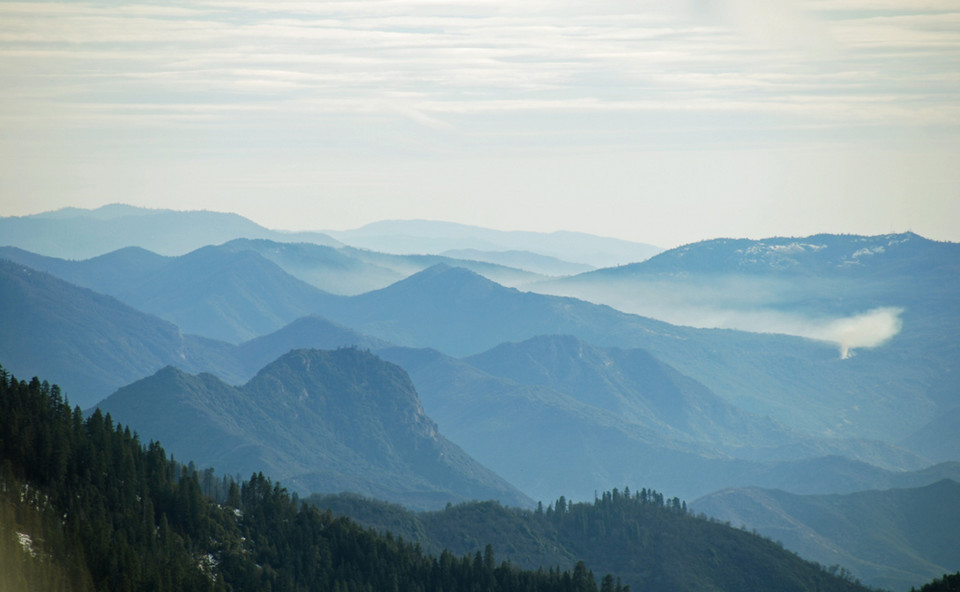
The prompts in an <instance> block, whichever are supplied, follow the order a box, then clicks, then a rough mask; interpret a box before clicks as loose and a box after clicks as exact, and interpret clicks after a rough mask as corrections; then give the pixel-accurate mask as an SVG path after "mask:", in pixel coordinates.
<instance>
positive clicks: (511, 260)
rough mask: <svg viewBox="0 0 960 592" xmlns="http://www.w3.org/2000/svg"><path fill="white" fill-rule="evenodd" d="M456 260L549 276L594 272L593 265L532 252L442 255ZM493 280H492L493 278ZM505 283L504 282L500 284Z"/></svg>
mask: <svg viewBox="0 0 960 592" xmlns="http://www.w3.org/2000/svg"><path fill="white" fill-rule="evenodd" d="M441 254H442V255H445V256H447V257H452V258H454V259H467V260H473V261H486V262H488V263H497V264H499V265H506V266H508V267H514V268H517V269H526V270H527V271H532V272H534V273H539V274H542V275H547V276H565V275H574V274H578V273H584V272H587V271H592V270H593V269H594V268H593V266H591V265H585V264H583V263H570V262H568V261H562V260H560V259H557V258H556V257H550V256H547V255H540V254H539V253H533V252H530V251H481V250H479V249H453V250H450V251H446V252H444V253H441ZM491 279H492V278H491ZM499 283H503V282H499Z"/></svg>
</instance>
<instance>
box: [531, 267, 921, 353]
mask: <svg viewBox="0 0 960 592" xmlns="http://www.w3.org/2000/svg"><path fill="white" fill-rule="evenodd" d="M821 288H823V289H817V287H816V286H801V285H800V283H799V281H796V283H794V282H778V281H769V280H760V279H755V278H724V279H714V280H713V281H710V282H707V283H705V282H694V281H691V280H689V279H687V278H680V279H677V280H654V281H636V280H622V281H619V282H614V281H609V280H604V281H598V282H591V283H588V282H585V281H578V282H577V283H575V284H573V283H570V284H568V283H547V284H542V285H538V286H535V287H533V288H532V289H533V290H534V291H536V292H540V293H547V294H554V295H557V296H572V297H575V298H580V299H583V300H588V301H590V302H595V303H597V304H606V305H607V306H611V307H613V308H616V309H617V310H621V311H623V312H628V313H632V314H638V315H642V316H646V317H651V318H654V319H658V320H662V321H666V322H668V323H671V324H674V325H685V326H689V327H698V328H704V329H738V330H742V331H751V332H755V333H781V334H785V335H795V336H798V337H806V338H809V339H817V340H820V341H828V342H831V343H835V344H836V345H837V347H838V348H839V352H840V357H841V358H844V359H846V358H849V357H850V356H851V355H853V353H854V350H856V349H858V348H871V347H877V346H879V345H882V344H884V343H885V342H887V341H888V340H889V339H891V338H892V337H894V336H895V335H896V334H897V333H899V332H900V329H901V328H902V326H903V323H902V320H901V318H900V317H901V314H902V313H903V309H902V308H898V307H894V306H881V307H875V308H868V309H865V310H851V309H850V305H848V304H845V301H844V299H843V298H838V297H836V296H830V295H831V294H833V291H832V290H830V289H827V288H824V287H822V286H821Z"/></svg>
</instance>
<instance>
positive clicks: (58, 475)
mask: <svg viewBox="0 0 960 592" xmlns="http://www.w3.org/2000/svg"><path fill="white" fill-rule="evenodd" d="M205 490H206V491H207V492H209V493H211V494H213V495H216V496H219V497H222V498H223V499H225V500H226V501H227V503H226V504H225V505H218V504H216V503H215V502H214V501H213V500H211V499H210V498H209V497H207V496H205V495H204V491H205ZM24 537H26V538H24ZM0 587H2V589H3V590H4V591H5V592H6V591H8V590H9V591H11V592H21V591H24V592H25V591H31V592H33V591H38V590H39V591H48V590H50V591H60V590H63V591H68V590H69V591H71V592H76V591H79V592H86V591H88V590H89V591H94V590H96V591H100V590H103V591H106V590H109V591H111V592H114V591H119V592H123V591H126V590H151V591H153V590H157V591H163V590H171V591H194V590H196V591H212V592H214V591H217V592H218V591H228V590H270V591H279V590H291V591H301V590H302V591H309V590H317V591H321V590H322V591H344V592H347V591H354V590H357V591H374V590H376V591H379V590H385V591H388V592H389V591H391V590H409V591H413V592H417V591H430V592H432V591H434V590H465V591H471V590H476V591H487V590H498V591H504V592H507V591H512V590H516V591H525V592H526V591H531V592H533V591H543V592H553V591H556V592H580V591H586V592H596V590H597V585H596V581H595V579H594V576H593V574H592V573H591V572H590V571H589V570H588V569H587V568H586V566H585V565H584V564H583V563H582V562H580V563H577V564H576V566H575V567H574V569H573V572H572V573H571V572H561V571H560V570H559V569H557V570H550V571H546V572H545V571H537V572H531V571H523V570H521V569H519V568H516V567H513V566H511V565H510V564H509V563H501V564H499V565H498V564H497V563H496V562H495V560H494V555H493V549H492V547H489V548H487V549H486V550H485V551H484V553H483V554H481V553H479V552H478V553H475V554H472V555H470V554H468V555H464V556H462V557H457V556H454V555H452V554H451V553H442V554H440V556H439V557H436V558H434V557H430V556H428V555H426V554H424V553H423V551H422V550H421V549H420V547H419V546H416V545H412V544H409V543H405V542H403V541H402V540H401V539H394V538H392V537H390V536H381V535H378V534H376V532H375V531H372V530H365V529H363V528H361V527H360V526H358V525H357V524H356V523H354V522H352V521H350V520H349V519H347V518H343V517H339V518H338V517H334V516H333V514H332V513H331V512H329V511H328V512H322V511H320V510H318V509H317V508H315V507H313V506H308V505H305V504H304V505H302V504H300V502H299V501H298V500H297V498H296V496H292V497H291V496H290V495H289V494H288V493H287V491H286V490H285V489H284V488H282V487H281V486H280V485H279V484H276V483H272V482H271V481H270V480H269V479H267V478H265V477H264V476H263V474H261V473H258V474H255V475H253V477H252V478H251V479H250V480H249V481H246V482H244V483H242V484H241V485H240V486H239V487H238V485H237V484H236V482H233V481H231V480H230V479H216V478H215V477H214V476H213V474H212V473H210V472H204V473H203V474H202V476H201V474H199V473H197V472H196V471H195V470H193V469H192V468H191V467H190V466H183V465H180V464H178V463H176V462H174V461H173V460H171V459H168V458H167V456H166V453H165V452H164V450H163V449H162V448H161V447H160V446H159V445H158V444H156V443H150V444H149V445H148V446H143V445H141V443H140V442H139V440H138V438H137V436H136V435H134V434H131V433H130V430H129V429H127V428H124V427H122V426H119V425H116V426H114V424H113V421H112V419H111V418H110V416H109V415H103V414H102V413H100V412H99V411H98V412H95V413H94V414H93V415H91V416H90V417H89V418H88V419H86V420H85V419H84V418H83V416H82V414H81V412H80V410H79V408H77V409H75V410H72V411H71V409H70V407H69V405H68V404H66V403H64V402H63V400H62V398H61V396H60V391H59V389H58V388H57V387H51V386H50V385H49V384H47V383H46V382H40V381H39V380H37V379H33V380H32V381H30V382H26V381H18V380H17V379H16V378H14V377H12V376H10V375H9V374H8V373H7V372H6V371H5V370H3V369H2V368H0Z"/></svg>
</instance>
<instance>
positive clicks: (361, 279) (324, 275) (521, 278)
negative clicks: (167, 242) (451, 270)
mask: <svg viewBox="0 0 960 592" xmlns="http://www.w3.org/2000/svg"><path fill="white" fill-rule="evenodd" d="M221 248H223V249H228V250H231V251H237V252H239V251H255V252H257V253H259V254H260V255H262V256H263V257H264V258H266V259H269V260H270V261H272V262H274V263H276V264H277V265H278V266H280V267H281V268H282V269H283V270H284V271H286V272H287V273H289V274H290V275H292V276H294V277H297V278H299V279H301V280H303V281H305V282H307V283H308V284H311V285H313V286H316V287H317V288H320V289H321V290H323V291H325V292H330V293H333V294H343V295H355V294H361V293H363V292H369V291H371V290H378V289H380V288H384V287H386V286H388V285H390V284H392V283H394V282H397V281H399V280H402V279H403V278H405V277H407V276H409V275H412V274H414V273H417V272H419V271H423V270H424V269H427V268H428V267H432V266H434V265H437V264H438V263H446V264H449V265H452V266H456V267H463V268H465V269H469V270H471V271H473V272H475V273H478V274H480V275H482V276H484V277H486V278H488V279H491V280H493V281H495V282H497V283H500V284H503V285H508V286H513V285H520V284H527V283H532V282H536V281H539V280H541V279H543V276H542V275H540V274H538V273H533V272H531V271H524V270H523V269H520V268H517V267H508V266H506V265H500V264H496V263H490V262H484V261H473V260H459V259H455V258H451V257H446V256H441V255H393V254H388V253H379V252H376V251H368V250H364V249H355V248H353V247H336V248H335V247H328V246H323V245H314V244H308V243H281V242H276V241H271V240H265V239H256V240H254V239H236V240H232V241H230V242H228V243H226V244H224V245H222V246H221Z"/></svg>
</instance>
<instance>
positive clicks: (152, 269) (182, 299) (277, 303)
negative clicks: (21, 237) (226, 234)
mask: <svg viewBox="0 0 960 592" xmlns="http://www.w3.org/2000/svg"><path fill="white" fill-rule="evenodd" d="M0 256H5V257H7V258H9V259H12V260H15V261H17V262H20V263H23V264H25V265H31V266H34V267H35V268H37V269H40V270H42V271H46V272H48V273H51V274H54V275H56V276H58V277H60V278H62V279H65V280H67V281H69V282H72V283H76V284H77V285H80V286H83V287H87V288H90V289H92V290H95V291H97V292H101V293H103V294H108V295H110V296H114V297H115V298H117V299H118V300H120V301H122V302H124V303H126V304H128V305H130V306H132V307H134V308H137V309H139V310H142V311H144V312H147V313H150V314H154V315H157V316H158V317H160V318H162V319H165V320H168V321H170V322H171V323H174V324H176V325H177V326H179V327H180V328H181V329H182V330H184V331H186V332H188V333H192V334H196V335H202V336H204V337H208V338H211V339H217V340H220V341H227V342H230V343H239V342H241V341H246V340H248V339H252V338H254V337H258V336H260V335H263V334H265V333H269V332H271V331H274V330H276V329H279V328H280V327H282V326H284V325H286V324H287V323H290V322H291V321H293V320H294V319H296V318H299V317H301V316H304V315H309V314H311V313H313V312H314V311H315V310H316V309H317V308H319V307H321V303H322V302H323V301H324V299H325V298H328V297H329V295H327V294H325V293H324V292H322V291H320V290H318V289H316V288H314V287H313V286H310V285H308V284H306V283H305V282H303V281H300V280H298V279H296V278H294V277H292V276H290V275H289V274H287V273H285V272H284V271H283V270H282V269H281V268H280V267H278V266H277V265H276V264H274V263H272V262H270V261H268V260H267V259H265V258H263V257H261V256H260V255H259V254H257V253H256V252H254V251H251V250H232V249H226V248H223V247H203V248H200V249H197V250H195V251H192V252H190V253H187V254H186V255H182V256H179V257H161V256H159V255H156V254H154V253H151V252H149V251H145V250H143V249H139V248H136V247H128V248H125V249H121V250H118V251H114V252H111V253H107V254H106V255H101V256H99V257H95V258H92V259H87V260H84V261H65V260H62V259H56V258H52V257H42V256H38V255H35V254H32V253H28V252H26V251H22V250H19V249H12V248H9V247H8V248H4V249H0Z"/></svg>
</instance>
